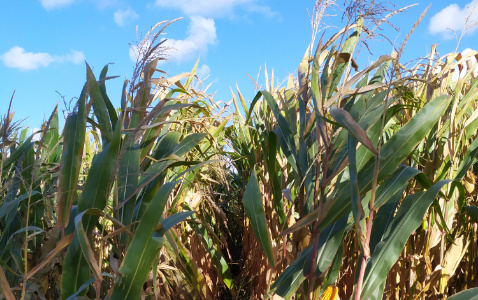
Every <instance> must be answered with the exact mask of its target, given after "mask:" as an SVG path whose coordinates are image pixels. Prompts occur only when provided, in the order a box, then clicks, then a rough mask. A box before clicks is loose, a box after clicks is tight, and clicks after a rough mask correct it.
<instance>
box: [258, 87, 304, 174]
mask: <svg viewBox="0 0 478 300" xmlns="http://www.w3.org/2000/svg"><path fill="white" fill-rule="evenodd" d="M259 93H261V94H262V96H264V99H265V100H266V101H267V104H268V105H269V107H270V108H271V110H272V113H273V114H274V117H275V118H276V120H277V123H278V124H279V126H278V127H277V129H276V130H275V133H276V134H277V137H278V138H279V142H280V145H281V148H282V151H283V152H284V154H285V156H286V157H287V160H288V161H289V163H290V164H291V166H292V168H293V169H294V170H295V171H296V172H297V173H298V174H301V173H300V171H299V169H298V161H299V158H298V156H297V147H296V145H295V140H294V136H293V135H292V132H291V130H290V127H289V123H288V122H287V120H286V119H285V117H284V116H283V115H282V113H281V111H280V108H279V105H278V104H277V102H276V100H275V99H274V97H272V95H271V94H269V92H266V91H261V92H259ZM259 93H258V94H259ZM256 97H257V96H256Z"/></svg>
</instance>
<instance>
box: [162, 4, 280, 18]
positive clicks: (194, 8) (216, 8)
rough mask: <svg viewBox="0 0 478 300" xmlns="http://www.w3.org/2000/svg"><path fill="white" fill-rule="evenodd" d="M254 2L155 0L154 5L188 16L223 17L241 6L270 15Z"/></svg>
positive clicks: (268, 10)
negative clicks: (175, 10) (178, 11)
mask: <svg viewBox="0 0 478 300" xmlns="http://www.w3.org/2000/svg"><path fill="white" fill-rule="evenodd" d="M255 2H256V0H220V1H218V0H182V1H178V0H156V2H155V5H156V6H159V7H164V8H174V9H179V10H180V11H182V12H183V13H185V14H186V15H188V16H202V17H223V16H225V15H229V14H231V13H232V11H233V9H234V7H236V6H242V7H244V8H245V9H246V10H249V11H251V12H261V13H265V14H266V15H270V13H272V12H271V10H270V8H269V7H267V6H258V5H256V4H255Z"/></svg>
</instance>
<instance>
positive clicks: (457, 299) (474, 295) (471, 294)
mask: <svg viewBox="0 0 478 300" xmlns="http://www.w3.org/2000/svg"><path fill="white" fill-rule="evenodd" d="M448 300H478V288H473V289H469V290H465V291H462V292H459V293H457V294H455V295H453V296H451V297H449V298H448Z"/></svg>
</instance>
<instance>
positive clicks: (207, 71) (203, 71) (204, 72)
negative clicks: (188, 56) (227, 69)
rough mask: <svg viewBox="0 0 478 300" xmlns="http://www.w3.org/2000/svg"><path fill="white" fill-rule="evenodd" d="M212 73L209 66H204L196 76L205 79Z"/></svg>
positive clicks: (197, 71) (198, 69)
mask: <svg viewBox="0 0 478 300" xmlns="http://www.w3.org/2000/svg"><path fill="white" fill-rule="evenodd" d="M210 73H211V68H209V66H208V65H206V64H203V65H201V66H200V67H199V68H197V70H196V75H197V77H199V79H204V78H206V76H208V75H209V74H210Z"/></svg>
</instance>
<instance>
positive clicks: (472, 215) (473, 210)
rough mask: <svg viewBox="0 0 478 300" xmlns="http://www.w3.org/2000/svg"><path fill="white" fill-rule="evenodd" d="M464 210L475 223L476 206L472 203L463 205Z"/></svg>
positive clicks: (476, 215)
mask: <svg viewBox="0 0 478 300" xmlns="http://www.w3.org/2000/svg"><path fill="white" fill-rule="evenodd" d="M463 208H464V209H465V210H466V212H467V213H468V215H469V216H470V218H471V219H472V220H473V221H474V222H475V223H478V207H476V206H474V205H470V206H465V207H463Z"/></svg>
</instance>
